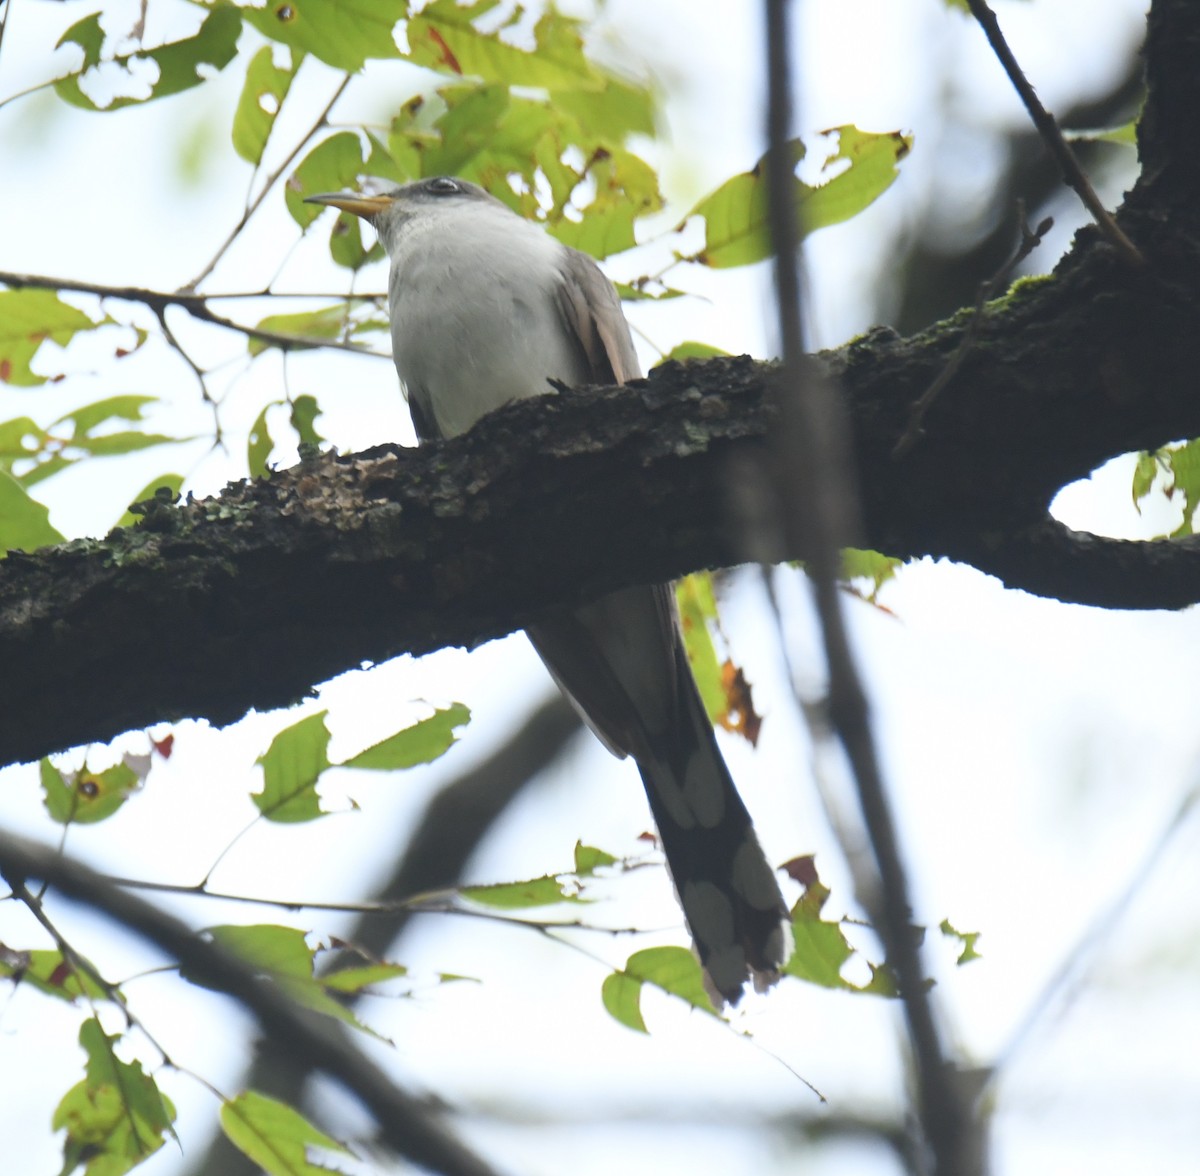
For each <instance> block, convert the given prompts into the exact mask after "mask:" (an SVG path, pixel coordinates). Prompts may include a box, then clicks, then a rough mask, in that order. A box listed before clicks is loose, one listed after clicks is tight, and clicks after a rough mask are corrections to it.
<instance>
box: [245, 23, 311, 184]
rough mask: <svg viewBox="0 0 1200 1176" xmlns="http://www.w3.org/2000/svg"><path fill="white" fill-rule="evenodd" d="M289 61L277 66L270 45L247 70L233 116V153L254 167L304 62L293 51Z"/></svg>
mask: <svg viewBox="0 0 1200 1176" xmlns="http://www.w3.org/2000/svg"><path fill="white" fill-rule="evenodd" d="M291 57H292V59H291V63H290V64H289V65H285V66H280V65H276V64H275V53H274V50H273V49H272V48H271V46H270V45H264V46H263V47H262V48H261V49H260V50H259V51H258V52H257V53H256V54H255V55H254V56H253V57H252V58H251V59H250V64H249V65H248V66H247V67H246V80H245V81H244V82H243V83H242V94H241V97H240V98H239V99H238V104H237V109H236V110H235V111H234V113H233V128H232V135H233V149H234V150H235V151H236V152H237V153H238V154H239V155H240V156H241V157H242V158H243V159H244V160H246V162H247V163H252V164H254V165H255V166H257V165H258V164H259V162H260V161H261V160H262V156H263V151H264V150H265V149H266V146H267V139H268V138H270V135H271V128H272V127H273V126H274V125H275V119H276V117H277V116H278V114H279V111H280V108H281V107H282V106H283V100H284V99H285V98H286V97H287V92H288V90H289V89H291V85H292V82H293V80H294V79H295V77H296V70H297V69H299V68H300V62H301V61H303V60H304V53H303V52H302V51H301V50H296V51H294V52H293V53H292V55H291Z"/></svg>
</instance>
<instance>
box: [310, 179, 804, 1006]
mask: <svg viewBox="0 0 1200 1176" xmlns="http://www.w3.org/2000/svg"><path fill="white" fill-rule="evenodd" d="M309 199H310V200H312V201H313V202H315V203H319V204H328V205H332V206H333V207H334V208H339V209H342V210H344V211H346V212H351V213H355V214H357V215H358V216H360V217H363V218H364V219H365V220H367V221H369V222H370V223H371V224H372V225H373V226H374V227H375V230H376V231H377V233H378V234H379V239H380V240H381V241H382V242H383V245H384V248H385V249H386V250H387V253H388V256H389V257H390V259H391V277H390V280H389V283H388V304H389V310H390V315H391V330H392V346H393V353H394V355H395V360H396V371H397V372H398V373H399V375H400V383H401V385H402V387H403V390H404V393H405V395H406V396H407V398H408V404H409V409H410V411H411V412H412V418H413V423H414V424H415V425H416V429H417V435H418V436H419V437H420V439H421V440H422V441H433V440H436V439H438V438H444V437H453V436H455V435H456V434H458V433H462V432H465V431H466V430H467V429H469V428H470V427H471V426H472V425H473V424H474V423H475V422H476V421H477V420H478V419H479V418H480V417H481V416H483V415H484V414H485V413H488V412H490V411H491V410H493V409H495V408H499V407H500V406H501V405H502V404H507V403H508V402H509V401H510V400H516V399H519V398H521V397H526V396H540V395H543V394H545V393H548V392H551V391H553V389H552V386H551V384H550V381H551V380H553V381H557V382H561V383H563V384H566V385H569V386H572V387H576V386H579V385H583V384H620V383H624V382H626V381H627V380H632V379H636V378H637V377H638V376H639V375H640V374H641V373H640V371H639V369H638V361H637V356H636V354H635V353H634V348H633V340H632V338H631V337H630V333H629V325H628V323H626V321H625V316H624V314H623V313H622V311H621V303H620V299H619V298H618V296H617V292H616V290H615V289H614V288H613V286H612V284H611V283H610V282H609V281H608V279H607V278H605V276H604V275H603V274H602V273H601V272H600V270H599V268H598V267H597V265H596V263H595V262H594V261H592V259H591V258H590V257H587V256H586V255H585V254H582V253H580V252H578V251H577V250H575V249H569V248H567V247H566V246H565V245H562V244H560V243H559V242H558V241H556V240H555V239H554V238H553V237H551V236H550V235H549V234H547V233H546V232H544V231H543V230H542V229H541V228H539V227H538V226H537V225H535V224H533V223H531V222H529V221H526V220H524V219H522V218H521V217H520V216H518V215H516V214H515V213H514V212H512V211H511V210H510V209H509V208H507V207H506V206H505V205H504V204H502V203H501V202H500V201H499V200H497V199H496V198H495V197H494V196H491V195H489V194H488V193H487V192H485V191H484V190H483V189H482V188H479V187H477V186H476V185H475V184H470V183H467V182H466V181H465V180H459V179H454V178H451V177H449V176H436V177H434V178H432V179H426V180H420V181H417V182H416V183H411V184H406V185H404V186H403V187H401V188H398V189H396V190H395V191H393V192H388V193H386V194H383V195H378V196H368V195H354V194H349V193H334V194H330V195H322V196H313V197H310V198H309ZM528 634H529V638H530V640H531V641H532V642H533V645H534V648H535V649H536V650H537V652H538V653H539V654H540V655H541V658H542V660H543V661H544V662H545V663H546V666H547V667H548V668H549V670H550V673H551V674H552V675H553V676H554V678H555V680H556V681H557V682H558V684H559V686H560V687H561V688H562V690H563V691H564V693H565V694H566V695H567V697H568V698H569V699H570V700H571V702H572V703H573V704H574V705H575V707H576V709H577V710H578V711H579V713H580V714H581V715H582V716H583V718H584V720H585V721H586V722H587V724H588V726H589V727H591V729H592V730H593V731H594V732H595V733H596V735H597V736H599V738H600V741H601V742H602V743H603V744H604V745H605V746H606V747H607V748H608V749H609V750H610V751H611V752H613V753H614V754H615V755H617V756H620V757H624V756H627V755H629V756H632V757H633V758H634V760H635V761H636V762H637V765H638V769H639V770H640V772H641V775H642V780H643V782H644V783H645V786H646V795H647V796H648V797H649V799H650V808H651V811H652V812H653V814H654V820H655V822H656V823H657V825H658V832H659V836H660V838H661V840H662V846H663V851H664V853H665V854H666V858H667V864H668V866H669V867H670V871H671V876H672V878H673V879H674V881H675V889H676V891H677V892H678V894H679V899H680V902H681V904H682V906H683V911H684V915H685V916H686V918H687V924H688V927H689V929H690V930H691V933H692V937H693V939H694V940H695V943H696V948H697V951H698V953H699V956H700V962H701V964H702V965H703V967H704V971H705V974H706V976H707V979H708V986H709V988H710V991H711V992H712V994H713V995H714V997H716V998H718V1001H720V1000H725V1001H730V1002H736V1001H737V1000H738V998H739V997H740V996H741V994H742V989H743V985H744V984H745V982H746V981H747V980H748V979H752V980H753V981H754V983H755V986H756V987H758V988H760V989H761V988H763V987H765V986H766V985H769V984H771V983H772V982H773V981H774V980H775V979H776V978H777V977H778V975H779V968H780V966H781V965H782V964H783V963H784V961H785V958H786V956H787V954H788V952H789V951H790V948H791V935H790V927H789V923H788V916H787V908H786V905H785V904H784V901H783V897H782V895H781V893H780V889H779V883H778V881H777V879H776V877H775V872H774V870H772V868H771V866H770V865H769V864H768V863H767V860H766V858H765V857H764V855H763V851H762V849H761V848H760V847H759V844H758V838H757V837H756V836H755V834H754V828H753V826H752V825H751V823H750V817H749V814H748V813H747V812H746V807H745V805H744V804H743V803H742V800H741V797H740V796H738V793H737V790H736V789H735V788H734V785H733V780H732V779H731V778H730V775H729V770H728V768H726V766H725V762H724V760H723V759H722V758H721V753H720V751H719V750H718V748H717V743H716V739H715V737H714V735H713V729H712V724H711V723H710V722H709V719H708V716H707V714H706V713H705V710H704V706H703V704H702V702H701V701H700V695H699V693H698V691H697V689H696V684H695V680H694V679H693V678H692V674H691V670H690V669H689V668H688V663H687V657H686V655H685V653H684V648H683V640H682V637H681V635H680V631H679V623H678V619H677V615H676V609H675V603H674V594H673V592H672V591H671V588H670V587H669V586H668V585H664V584H658V585H654V586H651V587H644V588H628V589H625V590H623V591H620V592H614V593H612V594H611V595H608V596H605V597H603V598H602V599H600V600H597V601H595V602H594V603H592V604H588V605H584V606H582V607H574V606H572V607H569V608H568V607H562V608H558V609H555V610H553V611H552V612H548V613H547V614H546V615H545V616H544V617H543V618H542V619H540V620H539V621H538V622H537V624H535V625H531V626H530V627H529V629H528Z"/></svg>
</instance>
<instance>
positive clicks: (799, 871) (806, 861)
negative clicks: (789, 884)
mask: <svg viewBox="0 0 1200 1176" xmlns="http://www.w3.org/2000/svg"><path fill="white" fill-rule="evenodd" d="M783 871H784V873H785V874H787V876H788V877H789V878H791V879H793V880H794V881H796V882H799V883H800V885H801V886H804V887H809V886H812V885H814V884H815V883H817V882H819V881H820V879H819V878H818V877H817V860H816V858H815V857H814V856H813V855H812V854H811V853H806V854H804V855H803V856H802V857H796V858H792V860H791V861H790V862H784V863H783Z"/></svg>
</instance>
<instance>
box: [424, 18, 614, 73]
mask: <svg viewBox="0 0 1200 1176" xmlns="http://www.w3.org/2000/svg"><path fill="white" fill-rule="evenodd" d="M497 3H498V0H473V2H471V3H468V4H465V5H460V4H459V3H458V2H457V0H433V3H432V4H427V5H426V6H425V7H424V8H423V9H422V10H421V12H420V14H419V15H417V16H414V17H413V18H412V19H411V20H410V21H409V22H408V26H407V36H408V46H409V58H410V60H412V61H413V62H415V63H416V64H417V65H424V66H427V67H428V68H430V69H434V70H438V71H439V72H441V73H453V74H461V75H464V76H467V77H477V78H482V79H483V80H484V81H487V82H503V83H504V84H505V85H519V86H539V87H543V88H545V89H547V90H560V89H566V90H580V89H584V88H595V89H597V90H598V89H601V88H602V87H603V84H604V82H603V79H602V77H601V76H600V74H599V73H598V71H597V70H596V69H595V67H594V66H593V65H592V63H591V62H590V61H589V60H588V59H587V57H586V56H585V54H584V52H583V36H582V33H581V26H580V22H579V21H578V20H576V19H575V18H573V17H569V16H564V15H563V14H562V13H560V12H556V11H555V10H553V9H550V10H549V11H547V12H546V13H544V14H543V15H542V17H541V18H540V19H539V20H538V22H537V24H536V25H535V26H534V31H533V35H534V42H535V46H534V48H533V49H532V50H527V49H521V48H519V47H518V46H516V45H513V44H511V43H509V42H507V41H505V40H503V39H502V37H501V33H503V32H505V31H507V23H508V22H506V24H505V25H504V26H502V27H501V28H499V29H496V30H495V31H493V32H486V33H485V32H480V30H479V29H478V28H477V27H476V25H475V23H474V22H475V21H477V20H478V19H479V18H480V17H482V16H485V15H486V14H487V13H489V12H491V11H492V9H494V8H495V7H496V5H497ZM521 12H522V8H521V6H519V5H518V7H517V10H516V13H515V14H514V16H513V19H514V20H515V19H518V18H519V16H520V14H521Z"/></svg>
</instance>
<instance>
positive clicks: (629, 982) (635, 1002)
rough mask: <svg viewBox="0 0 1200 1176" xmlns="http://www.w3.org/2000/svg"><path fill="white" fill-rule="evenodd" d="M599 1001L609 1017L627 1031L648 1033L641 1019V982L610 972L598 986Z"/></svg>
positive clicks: (622, 973) (631, 977)
mask: <svg viewBox="0 0 1200 1176" xmlns="http://www.w3.org/2000/svg"><path fill="white" fill-rule="evenodd" d="M600 999H601V1000H602V1001H603V1002H604V1007H605V1009H606V1010H607V1011H608V1014H609V1016H611V1017H614V1018H615V1019H616V1020H617V1021H619V1022H620V1023H621V1024H622V1025H624V1026H625V1027H626V1028H628V1029H634V1030H636V1031H637V1032H638V1033H649V1032H650V1030H649V1029H647V1028H646V1022H645V1021H644V1020H643V1019H642V982H641V981H640V980H637V979H635V978H634V977H633V976H629V975H626V973H624V972H612V973H610V974H609V975H608V976H605V977H604V983H603V984H602V985H601V986H600Z"/></svg>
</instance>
